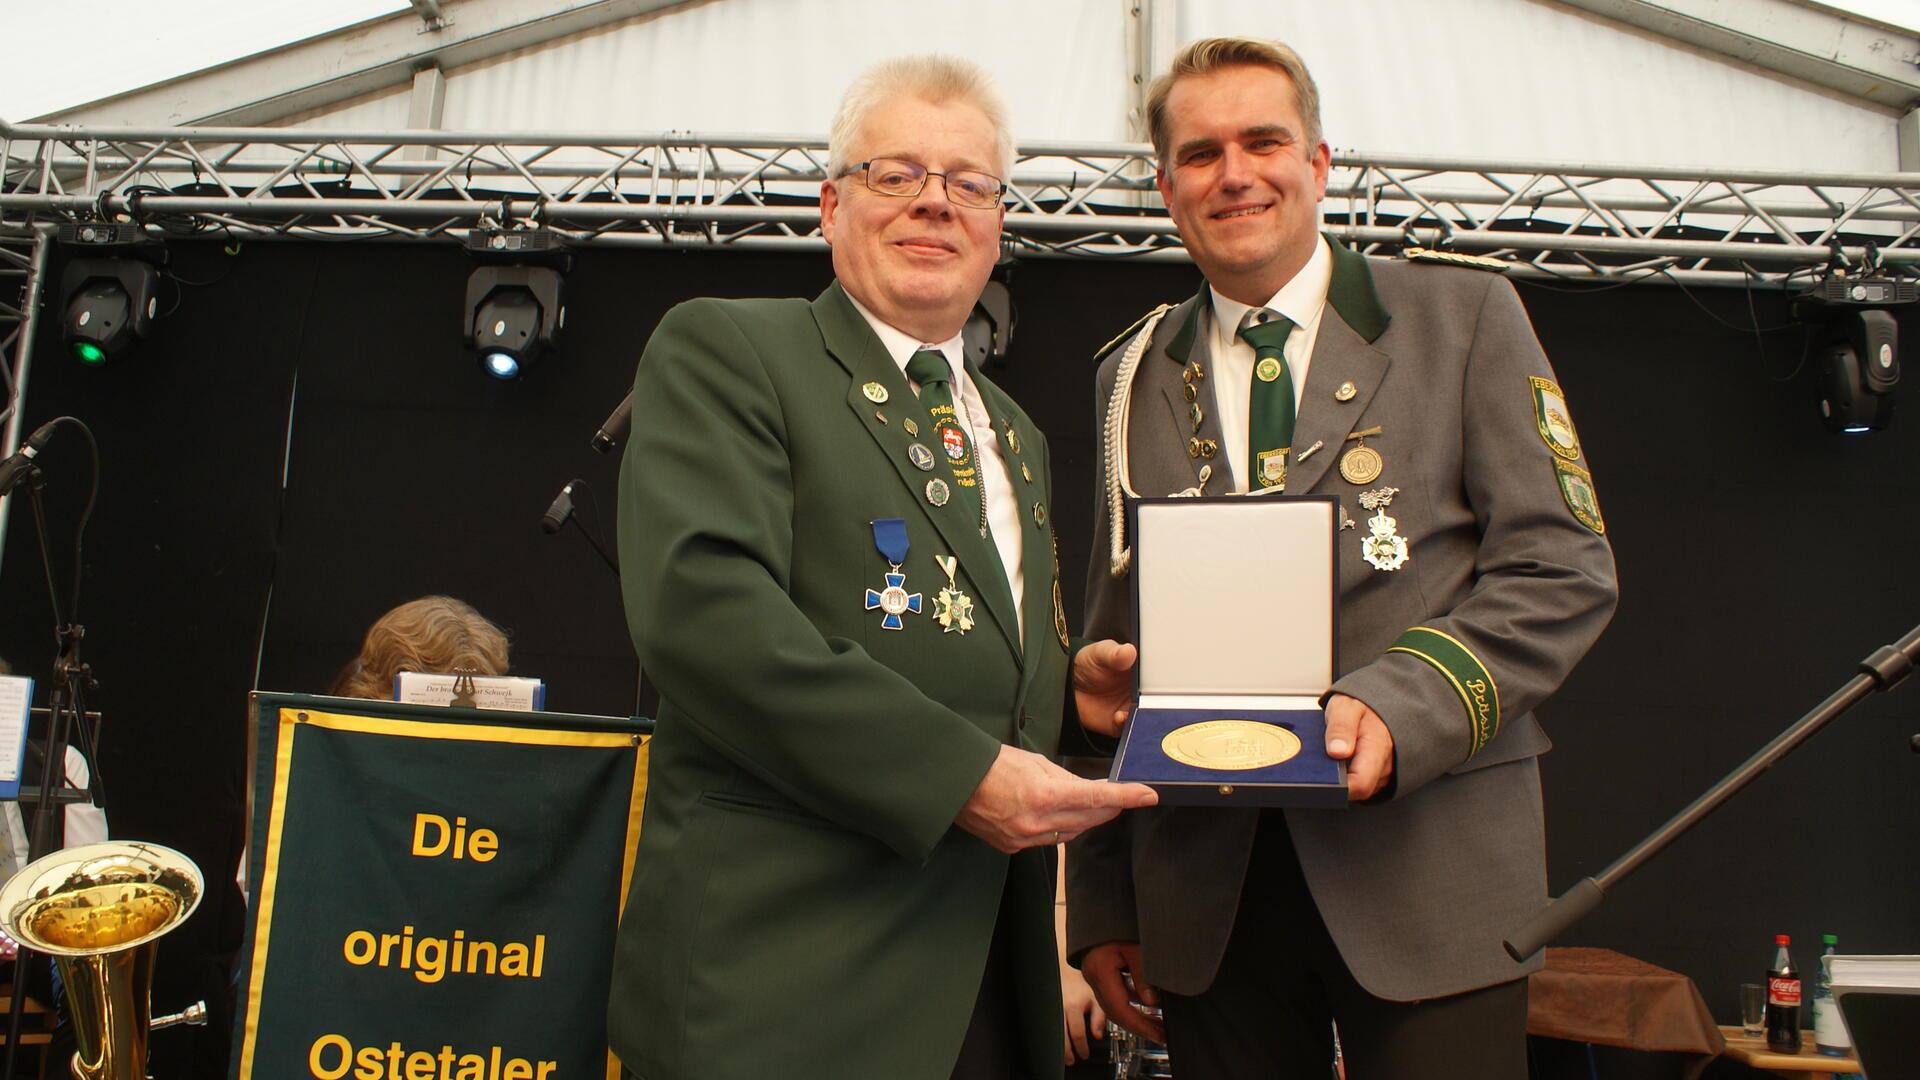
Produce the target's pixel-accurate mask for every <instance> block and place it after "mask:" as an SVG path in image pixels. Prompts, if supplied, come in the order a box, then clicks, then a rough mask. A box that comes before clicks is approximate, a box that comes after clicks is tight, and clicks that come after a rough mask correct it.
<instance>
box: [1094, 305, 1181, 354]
mask: <svg viewBox="0 0 1920 1080" xmlns="http://www.w3.org/2000/svg"><path fill="white" fill-rule="evenodd" d="M1174 306H1175V305H1173V304H1161V305H1160V306H1159V307H1157V308H1154V309H1153V310H1152V311H1149V312H1147V313H1146V314H1145V315H1142V316H1140V317H1139V318H1138V319H1135V320H1134V321H1133V325H1132V326H1129V327H1127V328H1126V329H1125V330H1122V331H1120V335H1119V336H1118V337H1116V338H1114V339H1113V340H1112V341H1109V342H1107V343H1106V344H1105V345H1102V346H1100V348H1099V349H1098V350H1097V351H1096V352H1094V354H1093V362H1094V363H1096V364H1097V363H1099V362H1100V361H1102V360H1105V359H1106V358H1107V354H1108V353H1111V352H1112V351H1113V350H1114V349H1116V348H1118V347H1119V346H1120V345H1121V343H1123V342H1125V341H1127V340H1128V339H1130V338H1132V337H1133V335H1134V334H1136V333H1138V332H1139V331H1140V328H1141V327H1142V326H1145V325H1146V322H1147V320H1148V319H1151V318H1153V317H1154V316H1155V315H1158V314H1160V313H1161V312H1163V311H1171V310H1173V308H1174Z"/></svg>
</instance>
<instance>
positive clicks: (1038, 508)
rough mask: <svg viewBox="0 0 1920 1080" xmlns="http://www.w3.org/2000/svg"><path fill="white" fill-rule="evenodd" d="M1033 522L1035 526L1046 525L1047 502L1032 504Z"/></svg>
mask: <svg viewBox="0 0 1920 1080" xmlns="http://www.w3.org/2000/svg"><path fill="white" fill-rule="evenodd" d="M1033 524H1034V525H1035V526H1036V527H1037V528H1042V529H1044V528H1046V527H1047V504H1045V503H1034V504H1033Z"/></svg>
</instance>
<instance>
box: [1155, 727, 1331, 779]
mask: <svg viewBox="0 0 1920 1080" xmlns="http://www.w3.org/2000/svg"><path fill="white" fill-rule="evenodd" d="M1160 752H1161V753H1163V754H1165V755H1167V756H1168V757H1170V758H1172V759H1173V760H1175V761H1177V762H1179V763H1180V764H1182V765H1191V766H1193V767H1194V768H1196V769H1225V770H1232V771H1244V770H1247V769H1264V768H1266V767H1267V766H1269V765H1278V764H1280V763H1281V762H1283V761H1291V760H1292V759H1293V757H1294V755H1296V754H1298V753H1299V752H1300V736H1298V735H1295V734H1294V733H1293V732H1291V731H1288V730H1287V729H1286V728H1283V727H1276V726H1275V725H1273V724H1262V723H1260V722H1258V721H1255V720H1238V719H1232V720H1202V721H1201V722H1199V723H1197V724H1188V725H1186V726H1185V727H1179V728H1175V729H1173V730H1172V731H1170V732H1168V733H1167V736H1166V738H1164V739H1161V740H1160Z"/></svg>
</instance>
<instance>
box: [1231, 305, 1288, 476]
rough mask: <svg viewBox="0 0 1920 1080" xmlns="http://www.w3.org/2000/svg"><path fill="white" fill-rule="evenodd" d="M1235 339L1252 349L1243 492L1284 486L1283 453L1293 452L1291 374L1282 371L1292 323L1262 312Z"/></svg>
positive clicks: (1253, 313)
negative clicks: (1248, 477) (1245, 487)
mask: <svg viewBox="0 0 1920 1080" xmlns="http://www.w3.org/2000/svg"><path fill="white" fill-rule="evenodd" d="M1247 322H1248V325H1245V326H1242V327H1241V328H1240V336H1241V337H1242V338H1244V339H1246V342H1247V344H1249V345H1251V346H1253V357H1254V359H1253V384H1252V389H1251V391H1250V392H1249V393H1248V395H1247V404H1248V409H1247V471H1248V472H1249V473H1251V474H1252V476H1253V482H1252V483H1250V484H1248V487H1249V489H1251V488H1253V487H1255V486H1258V487H1267V488H1270V487H1280V486H1282V485H1284V484H1285V483H1286V482H1287V453H1288V449H1289V448H1290V447H1291V446H1293V372H1292V371H1290V370H1288V368H1287V357H1286V353H1285V351H1284V350H1285V348H1286V344H1287V335H1288V334H1291V333H1293V320H1291V319H1289V318H1287V317H1286V316H1285V315H1278V314H1275V313H1273V312H1270V311H1267V310H1266V309H1264V308H1262V309H1259V310H1256V311H1251V312H1248V313H1247Z"/></svg>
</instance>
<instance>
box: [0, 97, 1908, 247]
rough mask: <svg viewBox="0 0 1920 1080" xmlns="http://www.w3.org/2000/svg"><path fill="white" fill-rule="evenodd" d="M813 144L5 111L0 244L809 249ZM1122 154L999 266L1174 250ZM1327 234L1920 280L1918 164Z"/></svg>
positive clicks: (1341, 223)
mask: <svg viewBox="0 0 1920 1080" xmlns="http://www.w3.org/2000/svg"><path fill="white" fill-rule="evenodd" d="M826 160H827V155H826V147H825V143H824V141H823V140H820V139H817V138H804V137H784V136H757V135H731V136H721V135H715V136H702V135H696V134H690V133H679V132H674V133H654V134H644V135H635V134H634V133H630V132H629V133H610V134H597V133H577V134H575V133H567V134H530V133H525V132H432V131H409V132H392V131H388V132H368V131H337V132H335V131H316V130H293V129H280V128H147V129H141V128H108V127H99V128H70V127H54V126H45V125H41V126H22V125H9V124H6V123H4V122H0V166H3V167H4V183H3V184H0V237H4V236H12V237H26V236H28V235H30V233H31V230H32V227H33V226H34V225H35V224H36V223H40V224H45V223H48V222H59V221H86V220H120V221H127V220H131V221H134V222H138V223H140V224H142V225H144V226H145V227H146V228H147V231H148V232H150V233H152V234H154V235H157V236H184V235H193V234H218V235H223V236H225V237H227V238H230V239H233V240H252V239H325V240H388V241H436V240H437V241H442V242H451V241H454V240H458V239H461V238H463V237H464V235H465V232H466V230H468V229H470V228H474V227H478V226H507V227H514V226H519V225H527V224H532V223H538V224H541V225H545V226H548V227H551V228H553V229H556V230H558V231H560V232H561V233H563V234H564V235H565V236H566V237H568V238H569V240H570V241H572V242H573V243H576V244H580V245H606V246H612V245H630V244H642V245H665V246H673V247H688V246H696V247H709V246H711V247H717V248H722V249H725V248H740V249H766V248H796V249H815V248H818V247H820V246H821V245H822V244H823V243H824V241H822V240H821V238H820V235H819V221H818V210H817V198H818V190H819V184H820V181H821V179H822V178H823V176H824V170H825V164H826ZM1152 177H1153V163H1152V157H1151V150H1150V148H1149V147H1147V146H1145V145H1132V144H1090V143H1089V144H1052V145H1036V146H1027V147H1023V148H1022V152H1021V156H1020V160H1019V163H1018V165H1017V166H1016V167H1015V169H1014V175H1013V177H1012V183H1011V186H1010V190H1009V193H1008V210H1007V216H1006V226H1005V242H1006V245H1007V247H1008V249H1009V253H1010V254H1013V255H1034V256H1040V257H1078V258H1108V259H1114V258H1118V259H1145V260H1149V261H1163V260H1180V259H1184V258H1186V254H1185V251H1184V249H1183V248H1182V246H1181V243H1180V238H1179V236H1178V234H1177V233H1176V231H1175V230H1174V227H1173V223H1172V221H1171V220H1170V219H1169V218H1168V217H1167V215H1166V211H1165V209H1164V207H1163V206H1162V205H1161V202H1160V198H1159V195H1158V193H1157V192H1156V191H1155V190H1154V188H1153V179H1152ZM1322 210H1323V213H1324V217H1325V224H1326V229H1327V231H1328V232H1329V233H1331V234H1333V235H1334V236H1336V237H1338V238H1340V239H1342V240H1344V241H1347V242H1349V243H1353V244H1356V245H1358V246H1359V247H1361V248H1363V249H1366V250H1369V251H1372V252H1375V253H1380V254H1392V253H1395V252H1399V251H1403V250H1404V249H1406V248H1410V247H1420V248H1427V249H1437V250H1440V251H1443V252H1453V253H1457V254H1463V255H1478V256H1483V257H1491V258H1495V259H1499V260H1501V261H1502V262H1504V263H1507V264H1508V265H1509V267H1510V268H1511V269H1512V271H1513V272H1514V273H1516V274H1518V275H1521V276H1529V277H1542V278H1560V279H1575V280H1592V281H1614V282H1626V281H1636V280H1649V281H1668V282H1681V283H1717V284H1753V283H1756V282H1773V283H1779V282H1782V281H1785V280H1787V279H1789V278H1792V277H1793V276H1795V275H1801V274H1811V273H1818V272H1820V271H1821V270H1823V269H1824V268H1829V267H1842V268H1847V269H1849V270H1850V271H1856V272H1857V271H1859V270H1861V269H1879V270H1881V271H1883V272H1888V273H1896V274H1904V273H1911V272H1920V174H1914V173H1901V174H1857V175H1850V174H1813V173H1809V174H1797V173H1795V174H1789V173H1781V172H1756V171H1745V172H1742V171H1731V170H1711V169H1680V168H1633V167H1629V166H1614V165H1598V164H1578V163H1543V162H1502V161H1460V160H1446V159H1438V158H1421V157H1413V156H1406V155H1380V154H1366V153H1360V152H1352V151H1343V152H1340V153H1337V154H1335V155H1334V159H1333V168H1332V171H1331V176H1330V178H1329V182H1328V185H1327V197H1326V201H1325V202H1324V204H1323V206H1322Z"/></svg>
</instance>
